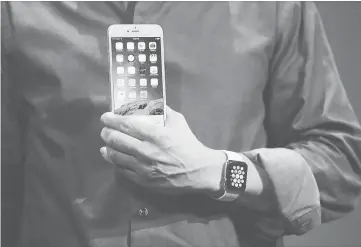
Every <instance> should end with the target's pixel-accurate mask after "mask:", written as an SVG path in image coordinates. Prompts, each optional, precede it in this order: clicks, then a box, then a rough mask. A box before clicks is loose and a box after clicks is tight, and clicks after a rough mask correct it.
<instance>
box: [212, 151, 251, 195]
mask: <svg viewBox="0 0 361 247" xmlns="http://www.w3.org/2000/svg"><path fill="white" fill-rule="evenodd" d="M223 152H225V153H226V155H227V161H226V162H225V164H224V166H223V174H222V179H221V189H222V191H223V195H222V196H221V197H219V198H216V200H219V201H225V202H230V201H234V200H236V199H237V197H238V196H239V195H240V194H242V193H243V192H244V191H245V190H246V185H247V171H248V165H247V160H246V159H245V158H244V157H243V156H242V155H240V154H238V153H235V152H230V151H225V150H224V151H223Z"/></svg>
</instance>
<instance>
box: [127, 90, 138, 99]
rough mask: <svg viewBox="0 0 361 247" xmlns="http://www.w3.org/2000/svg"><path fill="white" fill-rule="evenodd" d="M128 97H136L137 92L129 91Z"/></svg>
mask: <svg viewBox="0 0 361 247" xmlns="http://www.w3.org/2000/svg"><path fill="white" fill-rule="evenodd" d="M128 97H129V99H135V98H137V92H136V91H131V92H129V95H128Z"/></svg>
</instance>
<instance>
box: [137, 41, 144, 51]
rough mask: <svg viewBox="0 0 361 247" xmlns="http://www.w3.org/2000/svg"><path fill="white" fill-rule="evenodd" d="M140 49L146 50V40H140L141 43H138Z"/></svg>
mask: <svg viewBox="0 0 361 247" xmlns="http://www.w3.org/2000/svg"><path fill="white" fill-rule="evenodd" d="M138 50H140V51H144V50H145V43H144V42H139V43H138Z"/></svg>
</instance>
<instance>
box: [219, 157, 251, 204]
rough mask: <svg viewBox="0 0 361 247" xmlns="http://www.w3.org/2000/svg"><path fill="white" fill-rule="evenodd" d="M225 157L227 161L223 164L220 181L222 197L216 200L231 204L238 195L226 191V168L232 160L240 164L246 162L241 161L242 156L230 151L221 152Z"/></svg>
mask: <svg viewBox="0 0 361 247" xmlns="http://www.w3.org/2000/svg"><path fill="white" fill-rule="evenodd" d="M222 151H223V152H224V153H225V154H226V155H227V161H226V162H225V163H224V165H223V171H222V180H221V187H222V190H223V192H224V193H223V195H222V196H220V197H218V198H217V199H216V200H219V201H224V202H231V201H234V200H236V199H237V198H238V196H239V193H232V192H230V191H227V188H226V182H227V177H226V171H227V166H228V163H229V161H230V160H234V161H240V162H244V163H246V160H245V159H243V157H242V155H240V154H238V153H235V152H231V151H226V150H222Z"/></svg>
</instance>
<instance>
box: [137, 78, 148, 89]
mask: <svg viewBox="0 0 361 247" xmlns="http://www.w3.org/2000/svg"><path fill="white" fill-rule="evenodd" d="M139 85H140V86H141V87H146V86H147V79H145V78H142V79H140V80H139Z"/></svg>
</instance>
